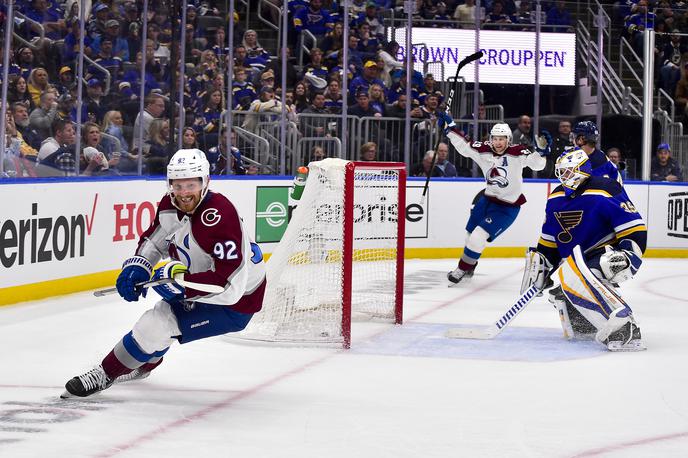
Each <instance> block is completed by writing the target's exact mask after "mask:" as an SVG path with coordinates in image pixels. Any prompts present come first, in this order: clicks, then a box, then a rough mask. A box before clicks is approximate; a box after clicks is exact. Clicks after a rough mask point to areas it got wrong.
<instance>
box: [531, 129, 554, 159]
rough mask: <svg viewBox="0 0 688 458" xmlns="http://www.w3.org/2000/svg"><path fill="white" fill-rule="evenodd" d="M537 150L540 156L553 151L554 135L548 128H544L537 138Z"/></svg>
mask: <svg viewBox="0 0 688 458" xmlns="http://www.w3.org/2000/svg"><path fill="white" fill-rule="evenodd" d="M535 145H536V146H535V151H537V152H538V153H539V154H540V156H547V155H549V154H550V153H551V152H552V135H550V133H549V132H547V131H546V130H544V129H543V130H542V131H541V132H540V135H539V136H538V137H536V138H535Z"/></svg>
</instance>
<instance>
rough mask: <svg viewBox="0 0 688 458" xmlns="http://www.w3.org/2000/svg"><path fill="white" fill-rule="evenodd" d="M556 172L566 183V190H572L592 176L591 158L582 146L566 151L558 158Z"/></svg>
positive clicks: (560, 179)
mask: <svg viewBox="0 0 688 458" xmlns="http://www.w3.org/2000/svg"><path fill="white" fill-rule="evenodd" d="M554 174H555V175H556V176H557V178H558V179H559V181H561V184H562V185H564V188H565V191H569V192H572V191H574V190H575V189H577V188H578V186H580V185H581V184H582V183H583V182H584V181H585V180H587V179H588V178H590V176H591V174H592V164H590V158H588V155H587V154H585V151H583V150H582V149H580V148H576V149H573V150H571V151H566V152H565V153H564V154H562V155H561V156H559V158H558V159H557V163H556V165H555V170H554Z"/></svg>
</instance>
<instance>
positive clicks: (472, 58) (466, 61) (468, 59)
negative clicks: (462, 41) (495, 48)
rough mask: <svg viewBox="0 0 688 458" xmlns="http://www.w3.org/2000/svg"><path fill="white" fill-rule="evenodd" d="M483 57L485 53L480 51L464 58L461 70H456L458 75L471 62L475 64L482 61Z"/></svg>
mask: <svg viewBox="0 0 688 458" xmlns="http://www.w3.org/2000/svg"><path fill="white" fill-rule="evenodd" d="M482 57H483V52H482V51H478V52H474V53H473V54H471V55H470V56H466V57H464V58H463V59H462V60H461V62H459V68H458V69H457V70H456V73H457V74H458V73H459V72H460V71H461V69H462V68H464V67H465V66H466V65H468V64H470V63H471V62H475V61H476V60H478V59H480V58H482Z"/></svg>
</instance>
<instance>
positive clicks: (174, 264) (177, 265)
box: [153, 261, 188, 303]
mask: <svg viewBox="0 0 688 458" xmlns="http://www.w3.org/2000/svg"><path fill="white" fill-rule="evenodd" d="M186 272H188V269H187V267H186V266H185V265H184V264H182V263H181V262H179V261H171V262H168V263H167V264H165V265H164V266H162V267H160V268H158V269H156V270H155V274H154V275H153V280H164V279H166V278H172V279H175V278H183V276H184V273H186ZM153 289H154V290H155V292H156V293H158V294H159V295H160V297H162V298H163V299H164V300H165V301H166V302H169V303H172V302H181V301H183V300H184V287H183V286H180V285H178V284H177V283H176V282H171V283H164V284H162V285H156V286H153Z"/></svg>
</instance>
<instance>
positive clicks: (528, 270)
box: [521, 247, 552, 296]
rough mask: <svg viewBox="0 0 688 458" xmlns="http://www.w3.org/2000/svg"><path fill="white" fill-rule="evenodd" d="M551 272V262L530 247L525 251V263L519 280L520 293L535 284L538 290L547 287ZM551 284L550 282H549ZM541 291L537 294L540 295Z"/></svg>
mask: <svg viewBox="0 0 688 458" xmlns="http://www.w3.org/2000/svg"><path fill="white" fill-rule="evenodd" d="M551 272H552V264H551V263H550V262H549V261H548V260H547V258H546V257H545V256H544V255H543V254H541V253H540V252H539V251H537V249H535V248H533V247H530V248H528V251H526V265H525V269H524V270H523V279H522V280H521V294H523V293H524V292H525V291H526V290H527V289H528V288H530V287H531V286H533V285H535V286H536V287H537V288H538V289H539V290H540V291H542V290H543V289H545V288H548V287H549V284H548V282H547V280H549V275H550V273H551ZM550 284H551V282H550ZM541 294H542V293H540V294H538V296H539V295H541Z"/></svg>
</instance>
